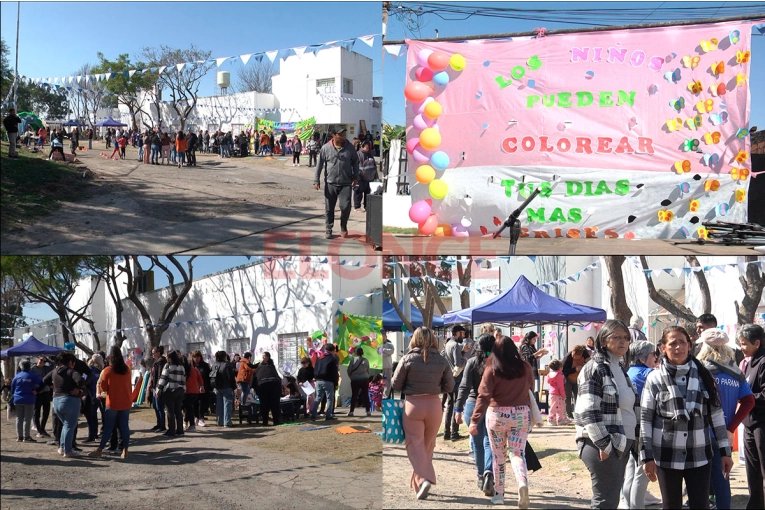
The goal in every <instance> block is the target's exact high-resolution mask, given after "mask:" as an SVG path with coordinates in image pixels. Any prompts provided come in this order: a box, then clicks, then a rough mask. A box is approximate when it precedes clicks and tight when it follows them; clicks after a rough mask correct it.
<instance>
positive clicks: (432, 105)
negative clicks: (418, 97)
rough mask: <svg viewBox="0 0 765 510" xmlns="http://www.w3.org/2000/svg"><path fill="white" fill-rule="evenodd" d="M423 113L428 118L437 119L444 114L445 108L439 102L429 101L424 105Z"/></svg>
mask: <svg viewBox="0 0 765 510" xmlns="http://www.w3.org/2000/svg"><path fill="white" fill-rule="evenodd" d="M423 113H424V114H425V116H426V117H429V118H431V119H437V118H439V117H440V116H441V113H443V108H442V107H441V104H440V103H438V102H437V101H429V102H427V103H425V104H424V105H423Z"/></svg>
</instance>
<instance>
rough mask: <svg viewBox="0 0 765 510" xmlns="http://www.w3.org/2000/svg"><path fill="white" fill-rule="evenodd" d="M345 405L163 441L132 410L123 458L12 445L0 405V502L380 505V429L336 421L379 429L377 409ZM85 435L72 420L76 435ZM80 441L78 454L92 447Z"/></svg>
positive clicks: (148, 414) (143, 412)
mask: <svg viewBox="0 0 765 510" xmlns="http://www.w3.org/2000/svg"><path fill="white" fill-rule="evenodd" d="M346 411H347V410H343V409H340V410H338V418H339V420H338V421H336V422H332V426H331V427H329V428H326V429H322V430H316V431H301V430H300V429H301V428H303V427H312V426H322V425H325V422H323V421H317V422H315V423H314V422H311V421H310V420H309V421H308V422H307V423H302V422H296V424H293V425H289V426H280V427H261V426H258V425H255V424H253V425H251V426H248V425H247V424H246V421H245V422H244V424H243V425H242V426H238V425H237V426H236V427H234V428H231V429H228V428H226V429H224V428H221V427H216V426H208V427H204V428H201V427H198V428H197V432H194V433H187V434H186V435H185V437H183V438H178V439H168V438H165V437H164V436H162V435H161V434H159V435H158V434H155V433H152V432H149V428H151V426H152V425H153V424H154V413H153V411H151V410H150V409H140V410H134V411H133V412H131V416H130V428H131V439H130V441H131V447H130V455H129V457H128V459H124V460H123V459H121V458H119V457H118V456H111V455H106V454H105V455H104V456H103V458H101V459H93V458H87V457H84V458H81V459H65V458H62V457H61V456H60V455H58V454H57V453H56V447H54V446H49V445H46V444H45V443H44V442H42V440H40V441H41V442H38V443H32V444H30V443H17V442H15V437H16V434H15V420H14V419H11V420H10V421H7V420H6V415H5V410H3V415H2V420H1V421H2V424H1V425H0V431H2V436H1V438H2V450H1V451H0V468H1V469H0V500H1V501H2V502H1V503H0V508H2V509H22V508H35V509H39V510H42V509H47V508H56V509H60V508H82V505H83V504H86V505H87V506H88V507H92V508H110V509H112V508H113V509H130V510H132V509H144V508H146V509H152V510H154V509H156V508H158V507H160V508H248V509H249V508H270V509H275V510H277V509H282V508H303V507H307V506H310V507H311V508H312V509H345V508H365V509H379V508H381V496H380V485H381V467H382V466H381V464H382V462H381V455H382V452H381V439H380V436H379V435H377V434H374V433H366V434H348V435H343V434H340V433H338V432H336V431H335V428H336V427H339V426H343V425H360V426H364V427H367V428H369V429H371V430H373V431H375V430H380V415H379V413H376V415H375V416H373V417H371V418H366V417H355V418H349V417H347V416H345V414H346ZM236 416H237V415H236V414H235V419H234V423H238V419H237V418H236ZM214 421H215V420H214V417H213V418H212V419H210V420H208V423H209V422H213V423H214ZM50 429H51V423H50V421H49V422H48V431H49V432H50ZM86 435H87V428H86V426H85V423H84V420H83V419H81V420H80V425H79V431H78V437H79V438H80V439H83V438H85V437H86ZM80 446H81V447H82V448H83V450H84V453H87V452H89V451H91V450H92V449H94V448H95V444H92V443H88V444H83V443H80ZM62 500H66V501H67V502H66V503H64V504H62ZM75 501H77V502H76V503H75Z"/></svg>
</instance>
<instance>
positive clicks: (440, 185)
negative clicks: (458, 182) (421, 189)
mask: <svg viewBox="0 0 765 510" xmlns="http://www.w3.org/2000/svg"><path fill="white" fill-rule="evenodd" d="M428 191H430V196H431V197H433V198H435V199H436V200H443V199H444V198H445V197H446V195H447V194H448V193H449V186H448V185H447V184H446V183H445V182H444V181H442V180H441V179H433V180H432V181H430V185H429V186H428Z"/></svg>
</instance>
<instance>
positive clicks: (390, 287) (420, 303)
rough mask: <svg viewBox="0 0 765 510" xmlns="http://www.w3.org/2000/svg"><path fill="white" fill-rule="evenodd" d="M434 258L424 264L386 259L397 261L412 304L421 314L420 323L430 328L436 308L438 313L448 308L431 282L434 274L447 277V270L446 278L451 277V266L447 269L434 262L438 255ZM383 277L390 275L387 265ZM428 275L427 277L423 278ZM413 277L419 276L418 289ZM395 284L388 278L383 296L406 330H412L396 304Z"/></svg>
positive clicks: (391, 259)
mask: <svg viewBox="0 0 765 510" xmlns="http://www.w3.org/2000/svg"><path fill="white" fill-rule="evenodd" d="M409 258H410V261H412V260H417V259H420V258H421V257H419V256H418V257H409ZM432 258H433V259H435V260H434V261H433V262H426V263H424V264H421V265H420V264H408V263H405V262H404V261H402V262H398V261H397V260H396V257H392V258H390V259H387V260H389V261H392V262H394V263H397V264H398V266H397V268H398V269H399V270H400V271H401V273H402V274H403V275H404V278H406V285H407V288H408V290H409V295H410V296H411V299H412V300H413V301H414V305H415V306H416V307H417V310H419V311H420V313H421V314H422V325H423V326H424V327H426V328H432V327H433V315H434V314H435V310H436V308H437V309H438V311H439V313H440V314H441V315H443V314H445V313H446V312H447V311H448V310H447V309H446V305H444V302H443V300H442V299H441V294H442V291H439V289H438V288H437V287H436V285H435V284H434V283H433V281H432V280H433V279H435V278H437V276H436V274H437V273H440V275H441V276H440V277H441V279H447V278H446V273H444V271H448V279H451V267H449V268H448V269H444V267H443V266H442V264H438V265H437V264H435V262H438V260H437V259H438V257H432ZM383 267H384V271H383V278H386V277H387V278H390V275H391V268H390V266H388V265H385V266H383ZM425 277H428V278H425ZM413 278H415V279H416V278H420V280H419V283H421V287H420V288H419V289H418V288H417V287H418V282H413V281H412V279H413ZM395 289H396V284H395V282H393V281H392V280H389V281H388V282H387V284H386V285H384V286H383V297H384V298H385V299H387V300H388V301H389V302H390V303H391V305H392V306H393V308H394V309H395V310H396V313H397V314H398V316H399V317H401V320H402V321H403V322H404V325H405V326H406V329H407V330H408V331H414V327H413V325H412V323H411V321H409V320H407V319H406V317H405V316H404V312H403V311H402V310H401V308H400V307H399V306H398V301H399V297H397V296H396V291H395ZM407 305H408V303H404V306H407Z"/></svg>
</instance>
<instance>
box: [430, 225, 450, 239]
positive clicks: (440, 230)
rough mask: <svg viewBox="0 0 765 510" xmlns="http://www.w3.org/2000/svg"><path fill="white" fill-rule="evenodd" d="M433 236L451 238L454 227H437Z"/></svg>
mask: <svg viewBox="0 0 765 510" xmlns="http://www.w3.org/2000/svg"><path fill="white" fill-rule="evenodd" d="M433 235H434V236H436V237H450V236H451V235H452V227H451V225H439V226H438V227H436V231H435V232H433Z"/></svg>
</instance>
